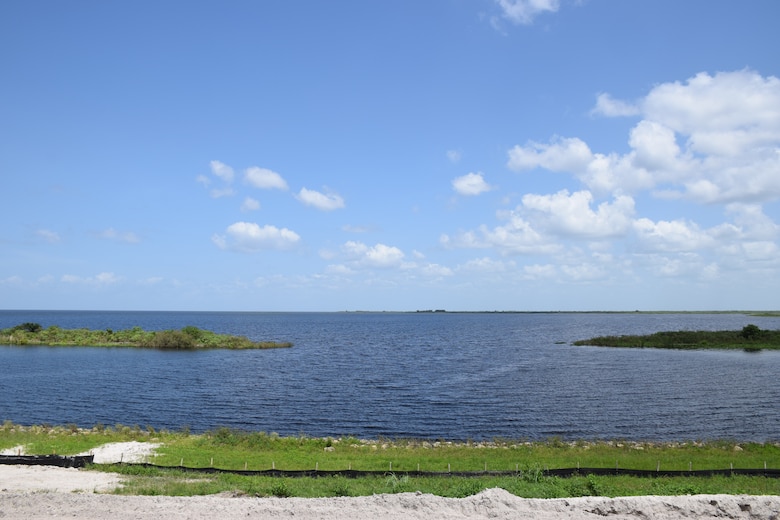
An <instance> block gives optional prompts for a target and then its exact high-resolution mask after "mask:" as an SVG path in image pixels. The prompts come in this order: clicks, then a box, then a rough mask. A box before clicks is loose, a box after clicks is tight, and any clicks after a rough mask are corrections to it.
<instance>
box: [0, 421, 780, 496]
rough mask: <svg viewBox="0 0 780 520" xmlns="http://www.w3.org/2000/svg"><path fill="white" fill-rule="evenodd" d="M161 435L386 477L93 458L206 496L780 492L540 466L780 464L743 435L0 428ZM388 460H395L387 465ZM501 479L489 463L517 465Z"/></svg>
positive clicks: (41, 444) (46, 447) (777, 487)
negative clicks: (559, 471)
mask: <svg viewBox="0 0 780 520" xmlns="http://www.w3.org/2000/svg"><path fill="white" fill-rule="evenodd" d="M129 440H139V441H152V442H161V443H163V446H162V447H161V448H159V449H158V455H157V456H156V457H155V458H154V459H153V461H151V462H153V463H154V464H156V465H161V466H179V465H180V464H182V463H183V465H184V466H187V467H212V466H213V467H216V468H222V469H238V470H243V469H248V470H267V469H271V468H276V469H281V470H311V469H315V468H316V469H319V470H323V471H326V470H345V469H353V470H374V471H382V472H384V473H383V474H382V475H380V476H369V477H360V478H346V477H344V476H337V477H319V478H308V477H307V478H287V477H283V478H278V477H269V476H242V475H235V474H199V473H191V472H185V471H180V470H162V469H155V468H144V467H140V466H132V465H111V466H98V465H96V466H94V468H96V469H102V470H104V471H115V472H119V473H122V474H124V475H125V476H126V478H127V481H126V484H125V486H124V487H123V488H122V489H120V490H119V491H118V492H119V493H124V494H145V495H201V494H212V493H219V492H234V493H237V494H247V495H253V496H254V495H257V496H266V495H268V496H270V495H275V496H300V497H324V496H358V495H371V494H374V493H397V492H402V491H422V492H424V493H433V494H436V495H440V496H450V497H462V496H468V495H471V494H474V493H478V492H479V491H481V490H482V489H486V488H491V487H501V488H504V489H506V490H507V491H509V492H511V493H514V494H516V495H518V496H522V497H541V498H553V497H573V496H586V495H604V496H629V495H649V494H652V495H678V494H696V493H726V494H757V495H761V494H780V479H775V478H766V477H758V476H740V475H734V476H714V477H655V478H640V477H630V476H593V475H583V476H577V477H570V478H559V477H550V476H545V475H544V470H545V469H556V468H571V467H578V466H579V467H583V468H585V467H594V468H614V467H616V466H619V467H621V468H632V469H647V470H655V469H658V468H659V467H660V468H661V469H662V470H677V471H686V470H688V469H690V468H692V469H694V470H697V469H698V470H701V469H729V468H731V467H733V468H735V469H736V468H756V469H760V468H764V467H767V468H770V469H772V468H780V444H771V443H736V442H725V441H724V442H685V443H640V442H575V443H568V442H562V441H560V440H550V441H547V442H533V443H531V442H522V441H509V440H496V441H493V442H480V443H478V442H465V443H453V442H446V441H436V442H434V441H421V440H411V439H407V440H404V439H400V440H392V441H391V440H373V441H366V440H358V439H355V438H353V437H346V438H339V439H333V438H327V439H319V438H308V437H303V436H301V437H279V436H278V435H275V434H273V433H272V434H266V433H262V432H260V433H247V432H237V431H233V430H228V429H219V430H216V431H212V432H208V433H205V434H199V435H191V434H189V433H188V432H186V431H183V432H169V431H155V430H154V429H152V428H146V429H141V428H139V427H137V426H136V427H133V428H131V427H127V426H122V425H117V426H115V427H102V426H96V427H94V428H92V429H90V430H83V429H79V428H76V427H75V426H68V427H43V426H35V427H20V426H17V425H13V424H11V423H8V422H7V423H6V424H5V425H3V426H2V427H0V449H4V448H9V447H13V446H18V445H24V446H25V448H26V452H27V453H39V454H46V453H52V452H56V453H58V454H75V453H80V452H85V451H88V450H90V449H91V448H94V447H96V446H99V445H101V444H104V443H108V442H120V441H129ZM391 468H392V469H391ZM418 468H419V469H420V470H422V471H432V472H447V471H452V472H459V471H470V472H480V471H485V469H486V468H487V472H488V473H486V474H484V475H480V476H472V477H459V476H431V477H429V476H426V477H410V476H407V475H405V472H409V471H416V470H417V469H418ZM514 470H519V471H518V473H517V474H516V475H512V476H494V475H490V474H489V472H490V471H514Z"/></svg>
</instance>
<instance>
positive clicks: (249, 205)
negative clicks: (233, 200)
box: [241, 197, 260, 212]
mask: <svg viewBox="0 0 780 520" xmlns="http://www.w3.org/2000/svg"><path fill="white" fill-rule="evenodd" d="M259 209H260V203H259V202H258V201H257V200H255V199H253V198H252V197H246V198H245V199H244V202H243V203H241V211H244V212H247V211H257V210H259Z"/></svg>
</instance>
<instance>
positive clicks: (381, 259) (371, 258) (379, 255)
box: [341, 240, 405, 268]
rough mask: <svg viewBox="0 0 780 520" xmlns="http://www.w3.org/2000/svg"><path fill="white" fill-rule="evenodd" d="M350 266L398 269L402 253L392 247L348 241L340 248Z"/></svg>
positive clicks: (402, 257)
mask: <svg viewBox="0 0 780 520" xmlns="http://www.w3.org/2000/svg"><path fill="white" fill-rule="evenodd" d="M341 250H342V252H343V253H344V254H345V256H346V257H347V259H348V261H349V263H350V265H353V266H355V267H364V268H366V267H379V268H390V267H399V266H400V265H401V263H402V261H403V259H404V256H405V255H404V253H403V251H401V250H400V249H398V248H397V247H394V246H388V245H385V244H376V245H374V246H371V247H369V246H367V245H366V244H364V243H362V242H355V241H352V240H350V241H349V242H346V243H345V244H344V245H343V246H342V247H341Z"/></svg>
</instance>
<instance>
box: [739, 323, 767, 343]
mask: <svg viewBox="0 0 780 520" xmlns="http://www.w3.org/2000/svg"><path fill="white" fill-rule="evenodd" d="M762 332H763V331H762V330H761V329H759V328H758V325H753V324H752V323H751V324H750V325H745V326H744V327H742V332H741V333H740V335H741V336H742V337H743V338H745V339H751V340H752V339H758V338H759V337H761V333H762Z"/></svg>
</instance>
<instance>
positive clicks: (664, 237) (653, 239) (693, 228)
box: [634, 218, 714, 252]
mask: <svg viewBox="0 0 780 520" xmlns="http://www.w3.org/2000/svg"><path fill="white" fill-rule="evenodd" d="M634 230H635V231H636V234H637V236H638V237H639V240H640V242H641V243H642V244H643V245H644V247H645V249H646V250H650V251H675V252H679V251H697V250H699V249H702V248H708V247H711V246H712V245H713V244H714V240H713V239H712V237H711V236H709V235H708V234H707V233H706V232H704V231H702V230H700V229H699V226H698V225H696V224H695V223H693V222H685V221H682V220H673V221H665V220H661V221H659V222H653V221H651V220H650V219H646V218H640V219H638V220H637V221H636V222H634Z"/></svg>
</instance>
